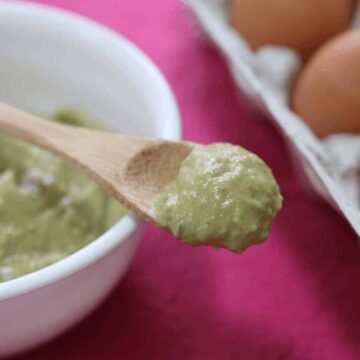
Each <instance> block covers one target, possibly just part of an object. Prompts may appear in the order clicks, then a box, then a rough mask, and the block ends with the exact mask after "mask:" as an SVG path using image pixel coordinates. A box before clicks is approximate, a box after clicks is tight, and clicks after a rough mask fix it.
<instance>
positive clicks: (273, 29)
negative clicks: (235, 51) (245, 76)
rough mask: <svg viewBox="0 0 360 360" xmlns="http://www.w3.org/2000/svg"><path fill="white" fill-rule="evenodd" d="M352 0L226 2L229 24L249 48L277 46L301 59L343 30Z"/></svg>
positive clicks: (254, 0)
mask: <svg viewBox="0 0 360 360" xmlns="http://www.w3.org/2000/svg"><path fill="white" fill-rule="evenodd" d="M353 1H354V0H230V21H231V24H232V25H233V26H234V27H235V28H236V29H237V30H238V31H239V33H240V34H241V35H242V36H243V37H244V38H245V39H246V40H247V41H248V42H249V44H250V46H251V47H252V48H253V49H257V48H258V47H260V46H262V45H267V44H277V45H285V46H289V47H292V48H295V49H297V50H298V51H299V52H300V54H301V55H302V57H303V58H304V59H306V58H308V57H309V55H310V54H311V53H312V52H313V51H314V50H315V49H316V48H317V47H318V46H319V45H320V44H322V43H323V42H325V41H326V40H327V39H329V38H330V37H332V36H334V35H335V34H337V33H338V32H340V31H342V30H344V29H346V28H347V26H348V24H349V21H350V19H351V15H352V13H353V10H354V2H353Z"/></svg>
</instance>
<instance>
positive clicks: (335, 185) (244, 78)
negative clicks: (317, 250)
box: [185, 0, 360, 236]
mask: <svg viewBox="0 0 360 360" xmlns="http://www.w3.org/2000/svg"><path fill="white" fill-rule="evenodd" d="M185 4H186V5H187V7H188V8H189V9H190V10H191V12H192V13H193V14H194V16H195V18H196V19H197V22H198V23H199V25H200V26H201V28H202V29H203V31H204V32H205V34H206V35H207V37H208V38H209V39H210V40H211V41H212V42H213V43H214V44H215V46H216V47H217V48H218V49H219V51H220V52H221V53H222V55H223V56H224V58H225V59H226V61H227V64H228V66H229V69H230V71H231V74H232V76H233V77H234V80H235V82H236V84H237V86H238V88H239V90H240V91H241V92H242V93H243V94H245V95H246V96H247V98H248V99H249V100H250V101H251V102H252V103H253V105H254V106H255V107H257V108H258V109H260V110H261V111H262V112H264V113H266V114H267V115H269V116H268V118H269V119H271V121H273V122H274V123H275V125H276V127H277V128H278V129H279V130H280V131H281V132H282V134H283V136H284V137H285V139H286V141H287V143H288V145H289V148H290V150H291V152H292V154H293V158H294V161H295V165H296V167H297V168H298V169H299V170H300V171H301V173H302V175H303V178H304V180H305V181H304V184H306V185H307V188H308V189H310V191H312V192H313V193H314V194H316V195H318V196H320V197H321V198H323V199H324V200H326V201H327V202H328V203H329V204H330V205H331V206H333V207H334V208H335V209H336V210H337V211H339V212H340V213H341V214H342V215H343V216H344V217H345V218H346V219H347V220H348V222H349V223H350V225H351V226H352V227H353V229H354V230H355V232H356V233H357V235H358V236H360V135H354V134H339V135H332V136H330V137H328V138H326V139H323V140H320V139H319V138H317V137H316V136H315V135H314V133H313V132H312V131H311V130H310V128H309V127H308V126H307V125H306V124H305V122H304V121H303V120H302V119H301V118H300V117H299V116H297V115H296V114H295V113H294V112H293V111H292V110H291V109H290V107H289V100H290V93H291V91H290V90H291V87H292V85H293V83H294V80H295V79H296V77H297V75H298V74H299V72H300V70H301V67H302V64H301V60H300V56H299V55H298V54H297V52H296V51H294V50H293V49H290V48H287V47H283V46H274V45H269V46H263V47H261V48H259V49H258V50H256V51H253V50H251V49H250V47H249V46H248V44H247V42H246V41H245V40H244V39H243V38H242V37H241V35H240V34H239V33H238V32H237V31H236V30H235V29H233V28H232V27H231V25H230V24H229V21H228V8H227V1H226V0H185ZM359 25H360V9H359V8H358V10H357V11H356V14H355V16H354V19H353V23H352V26H353V27H359Z"/></svg>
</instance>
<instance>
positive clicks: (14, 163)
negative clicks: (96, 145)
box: [0, 110, 126, 282]
mask: <svg viewBox="0 0 360 360" xmlns="http://www.w3.org/2000/svg"><path fill="white" fill-rule="evenodd" d="M53 120H55V121H59V122H62V123H67V124H71V125H76V126H83V127H90V128H98V127H99V126H98V125H97V124H96V123H95V122H93V121H91V120H89V119H88V118H87V117H86V116H84V115H82V114H81V113H78V112H77V111H74V110H64V111H61V112H58V113H56V114H55V115H54V116H53ZM125 212H126V210H125V209H124V208H123V207H121V206H120V205H119V204H118V203H117V202H116V201H115V200H113V199H112V198H111V197H110V196H109V195H107V194H105V193H104V192H103V191H102V190H101V189H100V188H99V187H98V185H97V184H95V183H94V182H93V181H92V180H90V179H88V178H87V177H86V176H85V175H83V174H81V173H80V172H78V171H77V170H75V169H73V168H72V167H70V166H68V165H67V164H65V163H64V162H63V161H62V160H60V159H59V158H57V157H55V156H53V155H51V154H50V153H48V152H46V151H44V150H42V149H40V148H38V147H35V146H32V145H29V144H26V143H24V142H22V141H19V140H14V139H12V138H9V137H7V136H4V135H0V282H2V281H6V280H10V279H13V278H16V277H18V276H21V275H24V274H27V273H30V272H32V271H35V270H38V269H40V268H42V267H45V266H47V265H50V264H52V263H54V262H56V261H58V260H60V259H63V258H64V257H66V256H68V255H70V254H72V253H73V252H75V251H77V250H78V249H80V248H82V247H83V246H85V245H87V244H88V243H90V242H91V241H93V240H94V239H96V238H97V237H98V236H99V235H100V234H102V233H103V232H104V231H105V230H107V229H108V228H109V227H110V226H112V225H113V224H114V223H115V222H116V221H117V220H118V219H119V218H120V217H122V216H123V215H124V214H125Z"/></svg>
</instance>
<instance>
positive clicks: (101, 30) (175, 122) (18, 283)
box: [0, 0, 181, 303]
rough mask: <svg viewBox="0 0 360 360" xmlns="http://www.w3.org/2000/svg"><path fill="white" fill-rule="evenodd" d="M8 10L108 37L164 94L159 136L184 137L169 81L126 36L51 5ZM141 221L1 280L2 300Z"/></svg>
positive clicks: (86, 259) (79, 261) (69, 266)
mask: <svg viewBox="0 0 360 360" xmlns="http://www.w3.org/2000/svg"><path fill="white" fill-rule="evenodd" d="M9 13H11V15H12V16H15V17H16V16H18V15H21V16H22V15H24V14H26V15H27V16H32V17H33V19H35V18H37V20H39V22H40V21H45V22H46V21H48V22H49V21H52V20H55V19H56V20H57V21H59V22H63V24H64V25H65V24H71V25H72V26H75V25H76V27H77V28H78V29H79V33H77V35H78V34H80V32H81V34H82V36H84V34H85V33H86V34H87V36H89V33H90V34H91V33H94V34H95V33H96V36H97V37H100V36H101V37H102V38H103V39H104V41H105V40H107V41H108V42H109V44H108V45H109V46H112V47H113V49H114V51H116V49H119V48H122V51H123V52H124V51H125V52H126V53H127V54H128V56H130V57H131V58H132V60H135V62H137V64H136V66H138V67H139V69H140V70H139V71H143V72H148V73H149V74H151V76H152V79H151V80H152V81H153V86H154V88H156V89H157V91H158V92H159V94H160V95H161V98H162V100H161V101H162V117H163V119H164V121H165V122H166V126H163V127H161V129H159V134H158V135H157V136H158V137H160V138H166V139H170V140H178V139H180V138H181V121H180V114H179V110H178V106H177V103H176V101H175V98H174V95H173V93H172V91H171V89H170V86H169V84H168V83H167V81H166V80H165V78H164V76H163V75H162V73H161V72H160V70H159V69H158V68H157V66H156V65H155V64H154V63H153V62H152V61H151V60H150V58H149V57H148V56H147V55H146V54H144V53H143V52H142V51H141V50H140V49H139V48H138V47H137V46H136V45H134V44H133V43H132V42H130V41H129V40H128V39H126V38H125V37H124V36H123V35H121V34H119V33H117V32H115V31H114V30H111V29H110V28H108V27H106V26H104V25H102V24H99V23H97V22H96V21H94V20H90V19H89V18H87V17H85V16H82V15H79V14H76V13H73V12H71V11H68V10H64V9H60V8H57V7H53V6H49V5H43V4H37V3H32V2H28V1H27V2H24V1H18V0H15V1H14V0H5V1H4V0H1V1H0V18H1V16H5V15H6V16H9ZM39 22H38V23H39ZM140 224H141V221H140V220H138V219H137V218H136V217H135V216H134V215H133V214H132V213H128V214H127V215H126V216H124V217H123V218H122V219H121V220H119V221H118V222H117V223H116V224H115V225H114V226H113V227H111V228H110V229H109V230H108V231H106V232H105V233H104V234H102V235H101V236H100V237H98V238H97V239H95V240H94V241H92V242H91V243H90V244H88V245H86V246H85V247H83V248H81V249H80V250H78V251H77V252H75V253H73V254H71V255H70V256H67V257H66V258H64V259H62V260H60V261H58V262H56V263H54V264H52V265H49V266H47V267H44V268H42V269H40V270H37V271H35V272H32V273H30V274H27V275H23V276H21V277H19V278H16V279H13V280H9V281H5V282H3V283H0V303H1V302H2V301H4V300H8V299H11V298H14V297H17V296H20V295H23V294H26V293H29V292H32V291H35V290H38V289H40V288H43V287H45V286H48V285H51V284H53V283H55V282H57V281H59V280H62V279H64V278H66V277H68V276H70V275H72V274H74V273H76V272H78V271H80V270H81V269H83V268H85V267H87V266H88V265H90V264H91V263H93V262H95V261H96V260H98V259H100V258H101V257H103V256H105V255H106V254H108V253H109V252H111V250H112V249H114V248H115V247H117V246H118V245H120V244H121V243H123V242H125V241H126V240H127V239H128V238H129V236H131V235H132V234H133V233H134V232H135V231H136V230H137V229H138V227H139V226H140Z"/></svg>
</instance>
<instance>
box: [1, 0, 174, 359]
mask: <svg viewBox="0 0 360 360" xmlns="http://www.w3.org/2000/svg"><path fill="white" fill-rule="evenodd" d="M0 44H1V46H0V101H5V102H8V103H10V104H13V105H15V106H18V107H20V108H22V109H25V110H28V111H31V112H36V113H44V114H46V113H50V112H52V111H54V110H56V109H58V108H61V107H62V106H68V105H71V106H75V107H77V108H79V109H80V110H83V111H85V112H86V113H88V114H90V115H92V116H93V117H94V118H96V119H99V120H100V121H102V122H103V123H104V124H105V125H106V126H108V127H110V128H112V129H114V130H118V131H121V132H124V133H129V134H136V135H146V136H153V137H161V138H168V139H179V138H180V125H179V123H180V122H179V114H178V111H177V106H176V104H175V101H174V98H173V96H172V94H171V91H170V89H169V87H168V85H167V83H166V82H165V80H164V78H163V77H162V75H161V74H160V73H159V71H158V70H157V69H156V67H155V66H154V65H153V64H152V63H151V62H150V61H149V60H148V59H147V57H146V56H144V55H143V54H142V53H141V52H140V51H139V50H138V49H137V48H136V47H134V46H133V45H131V44H130V43H129V42H128V41H127V40H125V39H124V38H122V37H121V36H119V35H118V34H116V33H114V32H112V31H110V30H108V29H105V28H104V27H102V26H100V25H97V24H95V23H94V22H91V21H89V20H86V19H84V18H82V17H79V16H77V15H73V14H71V13H68V12H65V11H62V10H56V9H54V8H50V7H45V6H39V5H35V4H29V3H21V2H14V1H11V2H10V1H9V2H0ZM140 230H141V223H140V222H139V221H138V220H136V219H135V218H134V217H133V216H132V215H128V216H126V217H124V218H123V219H122V220H120V221H119V222H118V223H117V224H116V225H115V226H114V227H113V228H112V229H110V230H109V231H107V232H106V233H105V234H103V235H102V236H101V237H100V238H98V239H97V240H95V241H94V242H93V243H91V244H90V245H88V246H86V247H85V248H83V249H81V250H80V251H78V252H77V253H75V254H73V255H71V256H69V257H67V258H66V259H64V260H62V261H60V262H58V263H56V264H54V265H51V266H49V267H46V268H44V269H41V270H39V271H37V272H34V273H32V274H29V275H26V276H23V277H21V278H18V279H15V280H12V281H8V282H5V283H1V284H0V357H2V356H5V355H10V354H15V353H18V352H21V351H24V350H27V349H29V348H32V347H34V346H36V345H39V344H41V343H43V342H45V341H47V340H49V339H51V338H53V337H54V336H56V335H58V334H60V333H62V332H63V331H65V330H66V329H68V328H69V327H70V326H72V325H74V324H75V323H77V322H78V321H79V320H81V319H82V318H83V317H85V316H86V315H87V314H88V313H89V312H90V311H91V310H93V309H94V308H95V307H96V306H97V305H98V304H99V303H100V302H101V301H102V300H103V299H104V298H105V296H106V295H107V294H108V293H109V292H110V290H111V289H112V288H113V287H114V286H115V284H116V283H117V281H118V280H119V279H120V277H121V276H122V275H123V274H124V272H125V270H126V268H127V267H128V265H129V263H130V261H131V259H132V257H133V255H134V253H135V250H136V247H137V244H138V240H139V233H140Z"/></svg>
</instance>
